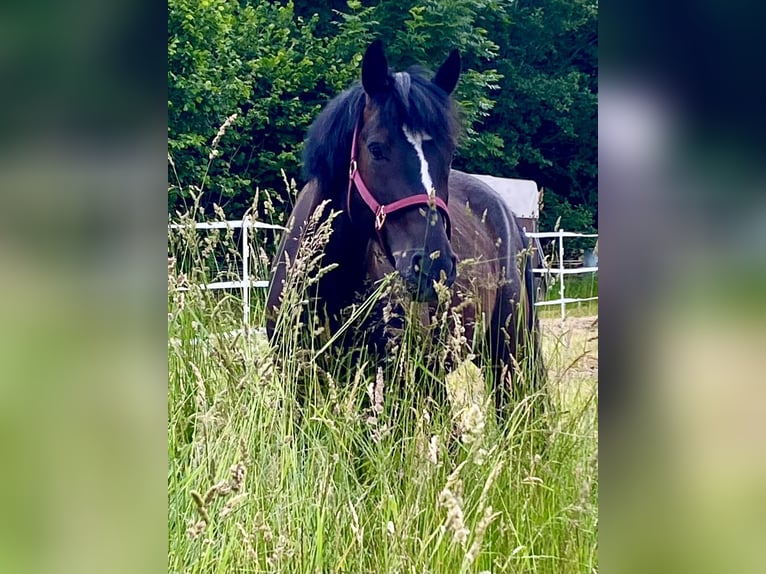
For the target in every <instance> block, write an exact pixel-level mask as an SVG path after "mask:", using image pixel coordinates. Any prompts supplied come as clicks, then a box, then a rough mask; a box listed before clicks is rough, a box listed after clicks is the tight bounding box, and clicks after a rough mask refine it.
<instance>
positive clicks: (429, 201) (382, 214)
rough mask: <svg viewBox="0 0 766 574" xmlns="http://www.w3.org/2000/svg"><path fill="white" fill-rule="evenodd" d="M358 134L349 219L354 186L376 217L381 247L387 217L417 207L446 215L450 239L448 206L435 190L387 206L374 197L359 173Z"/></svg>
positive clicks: (350, 182)
mask: <svg viewBox="0 0 766 574" xmlns="http://www.w3.org/2000/svg"><path fill="white" fill-rule="evenodd" d="M356 133H357V129H356V128H354V136H353V139H352V140H351V164H350V166H349V172H348V194H347V196H346V209H347V210H348V214H349V217H350V216H351V190H352V189H353V188H354V186H356V189H357V191H358V192H359V195H360V196H361V198H362V200H363V201H364V203H365V204H367V207H369V208H370V211H372V213H373V214H374V215H375V231H377V232H378V237H379V239H381V245H382V244H383V241H382V237H381V236H380V235H381V231H382V229H383V224H385V222H386V216H387V215H388V214H389V213H394V212H395V211H401V210H402V209H406V208H408V207H412V206H415V205H426V206H428V207H429V209H438V210H440V211H441V212H442V215H444V221H445V222H446V223H447V237H450V236H451V231H452V229H451V224H450V218H449V210H448V209H447V204H446V203H445V202H444V200H443V199H442V198H440V197H437V196H436V190H434V189H433V188H432V189H430V190H428V193H419V194H416V195H410V196H409V197H404V198H402V199H398V200H396V201H393V202H391V203H387V204H385V205H382V204H380V203H378V200H376V199H375V196H374V195H372V192H370V190H369V188H368V187H367V185H366V184H365V183H364V180H363V179H362V175H361V174H360V173H359V169H358V165H357V161H356V153H357V149H356Z"/></svg>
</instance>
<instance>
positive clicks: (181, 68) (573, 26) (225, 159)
mask: <svg viewBox="0 0 766 574" xmlns="http://www.w3.org/2000/svg"><path fill="white" fill-rule="evenodd" d="M596 23H597V4H596V2H595V1H594V0H547V1H546V2H539V1H527V2H513V3H509V2H503V1H500V0H426V1H422V0H421V1H414V0H397V1H387V2H378V1H365V2H362V1H360V0H349V1H348V2H343V1H338V0H324V1H319V2H315V1H312V2H308V1H306V0H295V1H293V2H267V1H265V0H241V1H240V2H227V1H225V0H170V2H169V5H168V150H169V154H170V155H171V157H172V160H173V163H174V165H175V169H171V167H172V166H169V185H170V193H169V197H168V207H169V209H170V210H171V212H173V211H175V210H177V209H181V208H182V206H183V205H184V204H185V202H186V199H188V197H189V194H190V187H189V185H190V182H200V181H202V182H204V185H203V187H204V192H205V193H204V194H203V197H202V204H203V205H204V206H206V207H207V208H208V210H209V208H210V207H211V206H212V203H213V202H215V203H218V204H221V205H223V207H224V209H225V211H226V212H227V213H228V214H229V215H232V216H234V217H239V216H241V215H242V212H243V211H244V209H245V208H246V207H247V206H249V204H250V202H251V198H252V196H253V194H254V192H255V189H256V188H259V189H260V190H262V191H266V192H267V193H268V194H269V195H270V196H271V198H272V200H274V201H275V202H276V203H277V205H279V203H280V201H284V200H285V199H286V197H285V196H284V193H283V192H282V191H280V190H283V189H284V186H283V184H282V175H281V172H282V170H284V172H285V173H286V174H287V175H288V177H290V178H296V179H300V176H299V174H300V155H301V150H302V142H303V138H304V136H305V133H306V130H307V128H308V126H309V125H310V123H311V121H312V120H313V119H314V118H315V117H316V115H317V114H318V113H319V110H320V109H321V107H322V106H323V105H324V104H325V103H326V102H327V101H328V100H329V99H330V98H331V97H333V96H334V95H336V94H337V93H339V92H340V91H342V90H343V89H345V88H346V87H348V86H349V85H350V84H351V83H352V82H353V81H355V80H356V79H357V78H358V77H359V67H360V62H361V56H362V53H363V51H364V49H365V47H366V45H367V44H368V43H369V41H370V40H372V39H373V38H376V37H380V38H383V40H384V41H385V44H386V52H387V56H388V58H389V62H390V64H391V66H392V67H394V68H396V69H403V68H406V67H408V66H410V65H412V64H422V65H424V66H426V67H428V68H431V69H435V68H436V67H437V66H438V65H439V64H440V63H441V62H442V61H443V60H444V58H445V57H446V55H447V54H448V53H449V51H450V50H451V49H452V48H455V47H456V48H459V49H460V51H461V56H462V60H463V67H464V73H463V76H462V77H461V81H460V83H459V85H458V89H457V92H456V99H457V101H458V104H459V108H460V111H461V114H462V116H463V119H464V126H465V134H464V138H463V141H462V144H461V147H460V149H459V152H458V157H457V159H456V163H455V166H456V167H458V168H461V169H466V170H468V171H473V172H479V173H488V174H493V175H497V176H501V177H522V178H527V179H534V180H535V181H537V182H538V184H540V185H541V186H543V187H545V188H546V190H547V192H548V201H547V210H548V211H547V214H549V215H544V217H548V218H549V219H552V220H554V221H555V219H556V218H557V217H558V216H561V217H562V225H563V226H565V227H567V228H568V229H575V230H584V229H586V228H587V227H589V226H592V225H593V224H594V221H595V219H594V218H595V217H596V216H597V200H596V174H597V162H596V149H597V148H596V141H597V133H596V110H597V95H596V94H597V83H596V82H597V73H596V70H597V59H596V38H597V28H596ZM234 113H236V114H237V119H236V120H235V121H234V123H233V125H232V126H231V127H230V128H229V129H228V130H227V131H226V133H225V134H224V135H223V137H222V138H221V139H220V142H219V144H218V156H217V158H216V160H215V161H214V162H211V161H210V158H209V155H208V153H209V147H210V144H211V141H212V140H213V138H214V137H215V136H216V133H217V132H218V129H219V127H220V126H221V124H223V122H224V121H225V119H226V118H227V117H229V116H231V115H232V114H234ZM176 174H177V176H178V177H176ZM551 196H555V200H554V199H553V198H552V197H551ZM278 219H279V220H280V221H281V220H282V218H281V217H280V218H278Z"/></svg>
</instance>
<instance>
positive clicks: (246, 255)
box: [169, 216, 285, 326]
mask: <svg viewBox="0 0 766 574" xmlns="http://www.w3.org/2000/svg"><path fill="white" fill-rule="evenodd" d="M169 227H170V228H171V229H182V228H184V227H186V225H183V224H171V225H170V226H169ZM194 228H195V229H242V239H241V241H242V251H241V254H242V277H243V278H242V279H240V280H238V281H214V282H213V283H206V284H205V285H202V288H203V289H242V323H243V324H244V325H245V326H249V325H250V289H252V288H256V289H266V288H268V286H269V282H268V281H267V280H253V279H252V278H251V277H250V238H249V235H248V231H249V230H250V229H279V230H284V229H285V228H284V227H282V226H281V225H272V224H271V223H262V222H260V221H256V220H254V219H252V218H251V217H249V216H245V218H244V219H239V220H235V221H213V222H209V223H195V224H194Z"/></svg>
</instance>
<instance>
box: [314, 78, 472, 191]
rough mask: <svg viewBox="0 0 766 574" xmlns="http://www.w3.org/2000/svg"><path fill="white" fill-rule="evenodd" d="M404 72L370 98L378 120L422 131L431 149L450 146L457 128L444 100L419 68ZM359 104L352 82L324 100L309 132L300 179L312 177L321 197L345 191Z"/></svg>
mask: <svg viewBox="0 0 766 574" xmlns="http://www.w3.org/2000/svg"><path fill="white" fill-rule="evenodd" d="M406 74H408V77H404V76H403V75H400V76H399V77H398V78H395V77H394V76H393V75H391V73H389V82H388V88H387V89H386V90H385V91H384V92H383V93H381V94H379V95H377V96H376V97H375V99H374V101H375V103H376V104H377V105H378V106H380V110H381V116H382V120H383V122H385V123H387V124H389V125H396V126H401V125H402V124H404V125H406V126H407V127H408V128H409V129H411V130H412V131H417V132H427V133H428V134H430V135H431V137H433V139H434V142H435V143H436V144H437V145H452V146H454V145H456V143H457V138H458V130H459V127H458V126H459V125H458V117H457V112H456V109H455V106H454V103H453V102H452V100H451V99H450V97H449V96H448V95H447V94H445V93H444V91H443V90H442V89H441V88H439V87H438V86H437V85H436V84H434V83H433V82H431V80H430V79H428V78H427V77H426V72H425V71H424V70H423V69H422V68H419V67H413V68H410V69H408V70H407V72H406ZM403 80H404V81H403ZM407 80H408V81H407ZM364 106H365V92H364V89H363V88H362V85H361V82H357V83H356V84H355V85H354V86H352V87H351V88H349V89H347V90H346V91H344V92H342V93H341V94H340V95H338V96H336V97H335V98H333V99H332V100H330V102H329V103H328V104H327V106H326V107H325V108H324V109H323V110H322V112H321V113H320V114H319V116H318V117H317V119H316V120H314V123H313V124H312V125H311V127H310V128H309V131H308V135H307V138H306V142H305V146H304V150H303V177H304V179H305V180H306V181H309V180H312V179H316V180H317V181H318V182H319V186H320V188H321V189H322V190H323V191H324V192H325V193H329V194H334V193H339V192H340V191H344V192H345V185H346V184H347V181H348V168H349V158H350V155H351V139H352V136H353V133H354V128H355V127H356V125H357V123H358V122H359V120H360V118H361V117H362V112H363V111H364Z"/></svg>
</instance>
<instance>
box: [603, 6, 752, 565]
mask: <svg viewBox="0 0 766 574" xmlns="http://www.w3.org/2000/svg"><path fill="white" fill-rule="evenodd" d="M599 17H600V27H599V30H600V35H599V209H600V223H601V226H600V230H599V232H600V235H601V237H602V238H603V239H602V241H601V245H600V253H599V255H600V266H601V268H602V270H601V285H600V289H601V293H600V298H601V300H600V303H601V308H600V323H601V324H600V328H601V333H602V334H603V335H604V336H603V337H601V339H600V348H599V356H600V358H601V365H600V366H601V370H600V373H601V381H600V393H599V399H600V414H601V415H602V418H601V423H602V426H601V432H600V439H601V440H600V457H599V462H600V465H601V466H600V477H601V478H602V481H601V484H600V486H601V491H600V493H601V496H600V515H599V516H600V529H601V536H600V542H601V550H602V552H601V560H602V568H603V569H604V570H605V571H619V572H646V571H648V570H651V571H654V572H658V571H667V572H722V571H727V572H728V571H732V572H760V571H763V569H764V566H765V565H766V549H764V546H763V544H762V542H761V541H762V540H763V539H764V530H765V529H764V526H765V524H764V514H763V512H762V509H763V503H764V502H765V501H766V458H764V453H765V452H766V449H765V448H764V447H766V417H765V416H764V415H766V401H765V400H764V399H766V389H765V388H764V384H763V383H764V381H766V378H765V377H764V372H765V368H766V359H765V357H764V353H763V349H765V348H766V322H764V318H766V313H764V311H765V310H766V301H765V300H764V294H766V289H765V287H766V193H764V192H765V191H766V163H765V162H764V159H766V153H765V152H766V139H765V138H764V133H766V131H765V130H764V128H765V127H766V125H765V124H766V121H765V119H766V116H764V114H763V113H762V102H763V101H764V96H766V93H764V90H765V89H766V84H764V82H763V81H762V80H763V74H762V65H761V64H760V62H759V58H760V56H758V55H757V54H758V53H759V51H760V48H759V46H760V44H761V39H760V37H761V31H760V25H759V24H758V22H762V21H763V10H762V7H760V6H756V5H755V4H754V3H746V2H733V3H721V2H675V3H660V2H648V3H647V2H641V3H638V2H606V3H604V2H602V3H600V15H599ZM759 70H761V71H759Z"/></svg>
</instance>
